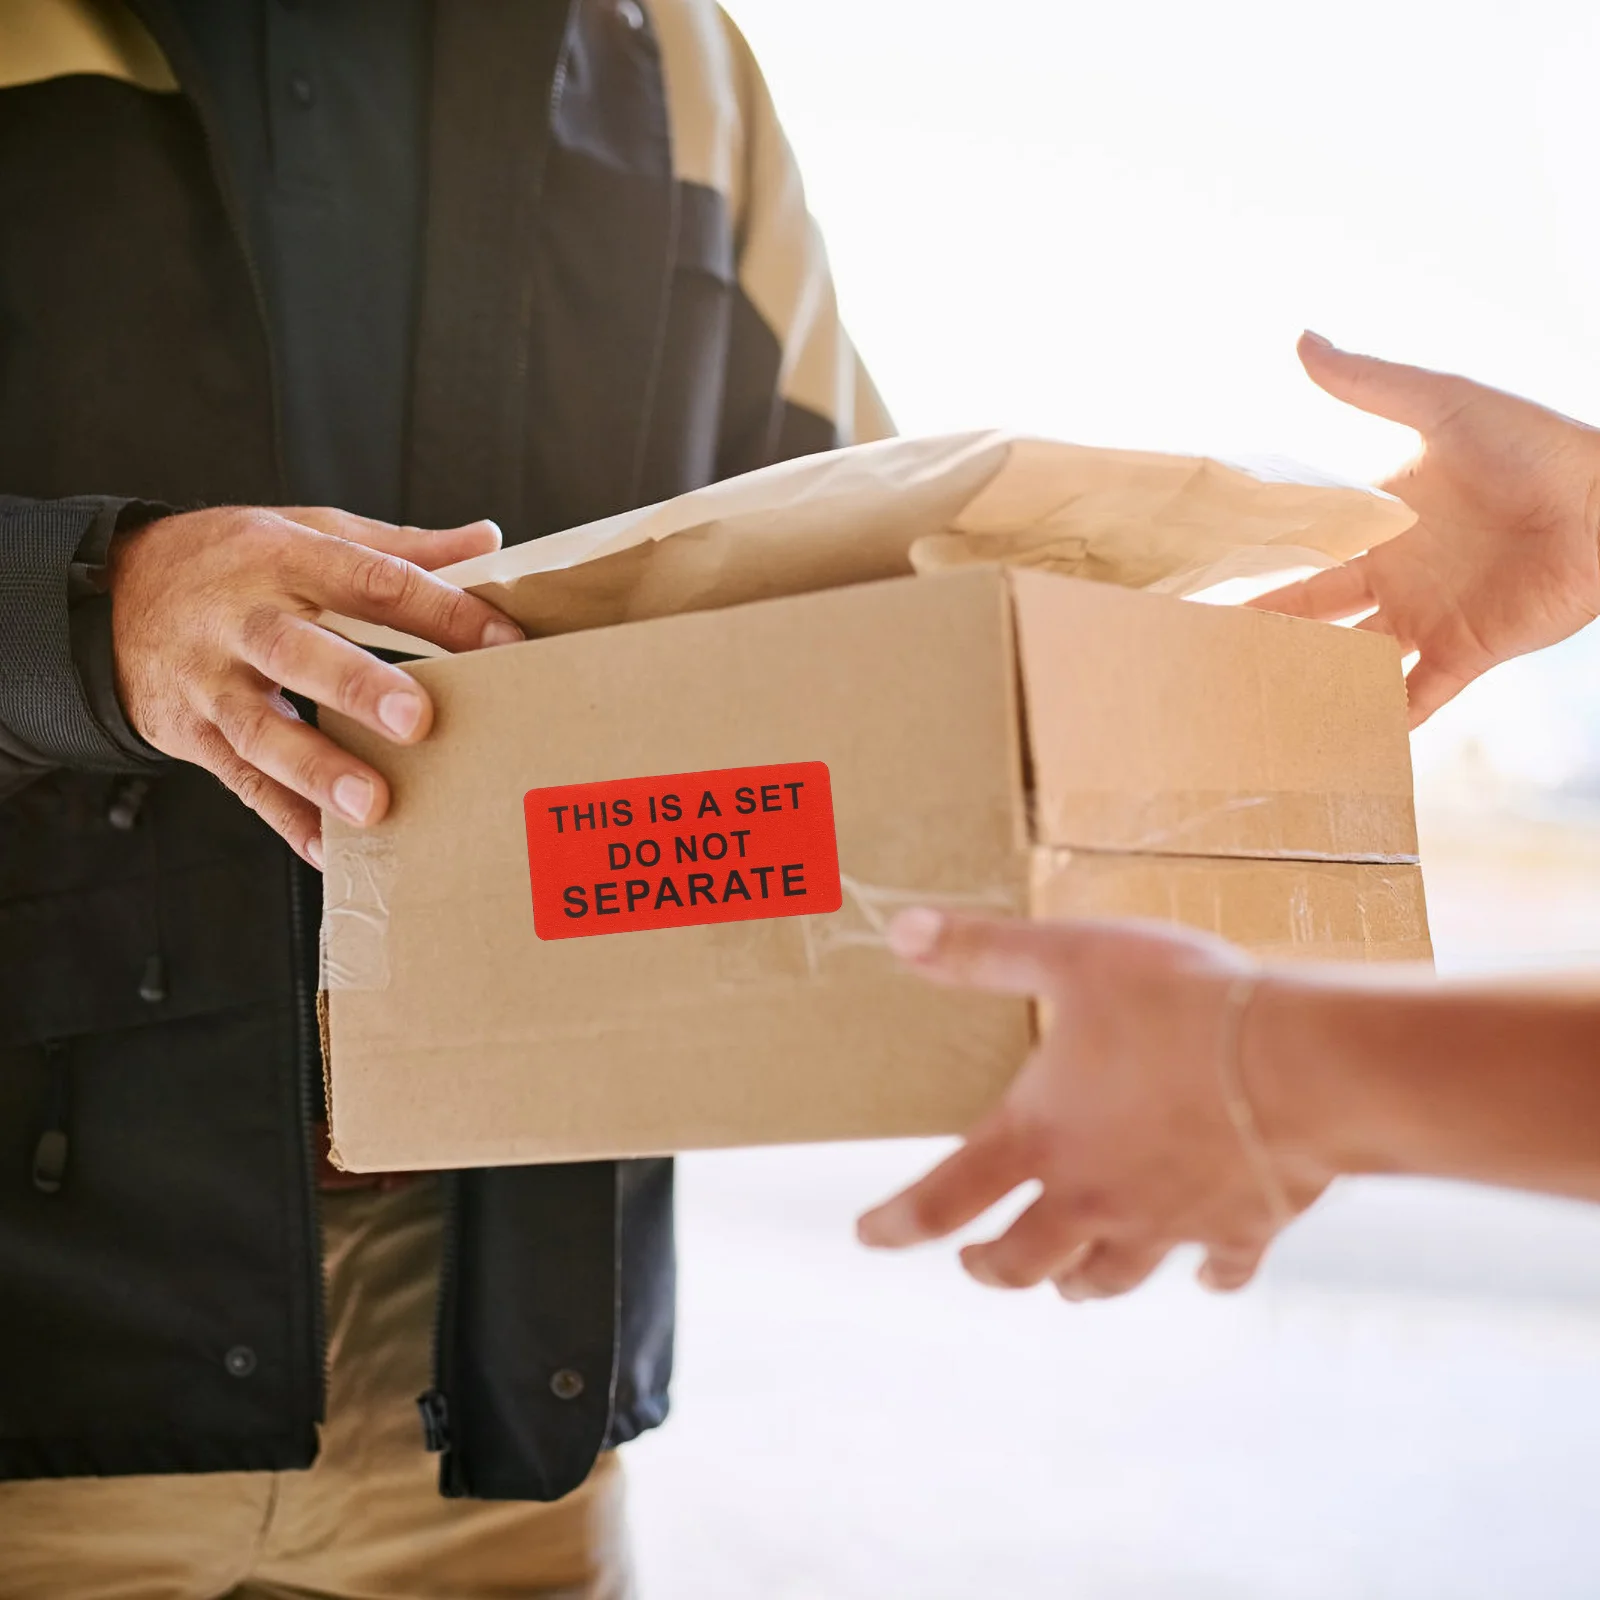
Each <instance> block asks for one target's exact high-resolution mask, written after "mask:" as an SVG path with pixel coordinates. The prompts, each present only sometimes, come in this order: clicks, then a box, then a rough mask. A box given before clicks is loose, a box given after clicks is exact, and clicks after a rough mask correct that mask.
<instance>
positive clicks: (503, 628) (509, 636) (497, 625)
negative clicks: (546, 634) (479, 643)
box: [483, 620, 527, 650]
mask: <svg viewBox="0 0 1600 1600" xmlns="http://www.w3.org/2000/svg"><path fill="white" fill-rule="evenodd" d="M525 638H527V635H526V634H525V633H524V632H523V631H522V629H521V628H519V627H518V626H517V625H516V623H514V622H505V621H499V620H497V621H494V622H490V623H486V624H485V625H484V629H483V648H484V649H485V650H488V649H491V648H492V647H493V646H495V645H497V644H521V643H522V641H523V640H524V639H525Z"/></svg>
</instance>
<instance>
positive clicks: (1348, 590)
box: [1245, 556, 1378, 622]
mask: <svg viewBox="0 0 1600 1600" xmlns="http://www.w3.org/2000/svg"><path fill="white" fill-rule="evenodd" d="M1377 603H1378V602H1377V600H1376V599H1375V598H1374V596H1373V593H1372V585H1371V584H1370V583H1369V582H1368V578H1367V564H1366V558H1365V557H1364V556H1357V557H1356V558H1355V560H1354V561H1347V562H1345V564H1344V565H1343V566H1341V567H1329V568H1328V570H1327V571H1326V572H1317V573H1313V574H1312V575H1311V577H1309V578H1302V579H1300V581H1299V582H1297V583H1286V584H1285V585H1284V586H1283V587H1282V588H1281V589H1274V590H1272V591H1271V592H1270V593H1268V594H1259V595H1257V596H1256V597H1255V598H1254V599H1253V600H1247V601H1246V602H1245V604H1246V605H1247V606H1251V607H1254V609H1255V610H1257V611H1276V612H1277V613H1278V614H1279V615H1280V616H1285V617H1305V618H1307V619H1309V620H1310V621H1312V622H1343V621H1344V619H1345V618H1346V617H1353V616H1355V615H1356V614H1357V613H1358V612H1361V611H1369V610H1371V608H1372V607H1373V606H1375V605H1376V604H1377Z"/></svg>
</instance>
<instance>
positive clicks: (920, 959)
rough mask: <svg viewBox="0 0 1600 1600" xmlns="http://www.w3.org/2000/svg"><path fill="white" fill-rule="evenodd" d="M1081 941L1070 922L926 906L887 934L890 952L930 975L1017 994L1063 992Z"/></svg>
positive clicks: (902, 918) (905, 913)
mask: <svg viewBox="0 0 1600 1600" xmlns="http://www.w3.org/2000/svg"><path fill="white" fill-rule="evenodd" d="M1082 937H1083V936H1082V934H1081V933H1080V932H1079V931H1078V930H1077V929H1075V928H1074V926H1073V925H1072V924H1070V923H1049V922H1029V921H1026V920H1025V919H1023V918H1020V917H967V916H954V915H951V914H948V913H946V912H943V911H931V910H928V909H926V908H925V907H917V908H915V909H913V910H910V911H902V912H901V913H900V914H899V915H898V916H897V917H896V918H895V919H894V920H893V921H892V922H891V923H890V924H889V930H888V942H889V948H890V950H891V951H893V952H894V954H895V955H897V956H899V957H900V959H901V960H902V961H905V962H907V963H908V964H909V965H911V966H913V967H915V968H916V970H917V971H918V972H921V973H923V974H924V975H925V976H927V977H930V978H937V979H939V980H940V981H941V982H944V983H959V984H967V985H970V986H971V987H973V988H977V989H991V990H993V991H995V992H996V993H997V994H1018V995H1038V994H1045V993H1047V992H1049V991H1051V990H1053V989H1058V988H1059V987H1060V986H1061V982H1062V972H1063V967H1064V965H1065V964H1067V963H1070V961H1071V960H1072V958H1073V956H1074V954H1075V953H1076V951H1077V949H1078V947H1079V945H1080V943H1081V939H1082Z"/></svg>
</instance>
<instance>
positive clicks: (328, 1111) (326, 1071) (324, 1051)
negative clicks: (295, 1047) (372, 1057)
mask: <svg viewBox="0 0 1600 1600" xmlns="http://www.w3.org/2000/svg"><path fill="white" fill-rule="evenodd" d="M317 1049H318V1051H319V1052H320V1053H321V1056H322V1115H323V1117H324V1118H325V1119H326V1120H327V1124H328V1160H329V1161H331V1162H332V1163H333V1165H334V1166H336V1167H337V1168H338V1169H339V1170H340V1171H341V1172H348V1171H349V1170H350V1169H349V1168H348V1167H347V1166H346V1165H345V1164H344V1157H343V1156H341V1155H340V1154H339V1147H338V1145H337V1144H335V1143H334V1142H333V1013H332V1008H331V1005H330V999H329V995H328V991H327V990H326V989H319V990H318V991H317Z"/></svg>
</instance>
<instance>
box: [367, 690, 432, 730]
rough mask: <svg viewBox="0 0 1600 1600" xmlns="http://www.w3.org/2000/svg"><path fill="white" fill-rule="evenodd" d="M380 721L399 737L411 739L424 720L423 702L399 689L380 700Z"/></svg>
mask: <svg viewBox="0 0 1600 1600" xmlns="http://www.w3.org/2000/svg"><path fill="white" fill-rule="evenodd" d="M378 721H379V722H381V723H382V724H383V725H384V727H386V728H387V729H388V730H389V732H390V733H392V734H393V735H394V736H395V738H397V739H409V738H410V737H411V735H412V734H414V733H415V732H416V731H417V724H418V723H419V722H421V721H422V702H421V701H420V700H419V699H418V698H417V697H416V696H415V695H414V694H407V693H406V692H405V691H404V690H400V689H397V690H396V691H395V692H394V693H393V694H386V695H385V696H384V697H383V698H382V699H381V700H380V701H379V702H378Z"/></svg>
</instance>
